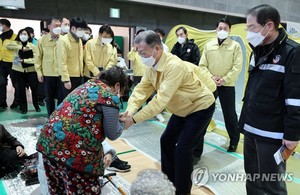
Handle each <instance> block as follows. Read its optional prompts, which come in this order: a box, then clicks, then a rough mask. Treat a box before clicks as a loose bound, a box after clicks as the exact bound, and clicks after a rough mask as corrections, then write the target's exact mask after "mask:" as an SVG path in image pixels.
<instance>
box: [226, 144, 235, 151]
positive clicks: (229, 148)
mask: <svg viewBox="0 0 300 195" xmlns="http://www.w3.org/2000/svg"><path fill="white" fill-rule="evenodd" d="M236 148H237V146H234V145H230V146H229V147H228V149H227V152H235V151H236Z"/></svg>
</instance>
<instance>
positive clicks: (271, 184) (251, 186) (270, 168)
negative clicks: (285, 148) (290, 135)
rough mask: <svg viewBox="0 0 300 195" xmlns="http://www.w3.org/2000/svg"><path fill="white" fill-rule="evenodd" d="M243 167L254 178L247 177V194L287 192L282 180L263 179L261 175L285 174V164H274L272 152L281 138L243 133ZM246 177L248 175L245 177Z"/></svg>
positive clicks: (280, 142) (276, 148) (275, 149)
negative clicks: (256, 177) (256, 175)
mask: <svg viewBox="0 0 300 195" xmlns="http://www.w3.org/2000/svg"><path fill="white" fill-rule="evenodd" d="M244 135H245V136H244V167H245V172H246V173H247V174H249V175H250V176H251V178H254V177H255V176H254V175H255V174H258V175H259V176H260V178H258V179H255V180H253V179H251V180H250V179H248V180H247V181H246V189H247V194H248V195H252V194H253V195H267V194H280V195H285V194H287V190H286V184H285V182H284V181H282V180H278V179H275V180H274V179H273V180H272V179H271V180H266V179H263V175H265V178H266V177H269V176H270V177H271V175H272V174H279V175H281V176H284V175H285V171H286V164H285V163H281V164H279V165H277V164H276V162H275V160H274V157H273V155H274V153H275V152H276V151H277V150H278V149H279V148H280V147H281V145H282V140H275V139H269V138H264V137H261V136H257V135H254V134H252V133H249V132H245V134H244ZM247 178H248V177H247Z"/></svg>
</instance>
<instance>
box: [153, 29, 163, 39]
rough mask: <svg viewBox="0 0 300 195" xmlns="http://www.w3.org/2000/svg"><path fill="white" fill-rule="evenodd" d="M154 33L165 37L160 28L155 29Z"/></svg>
mask: <svg viewBox="0 0 300 195" xmlns="http://www.w3.org/2000/svg"><path fill="white" fill-rule="evenodd" d="M154 32H156V33H159V34H161V35H162V36H163V37H164V36H165V35H166V33H165V31H164V30H163V29H161V28H157V29H155V30H154Z"/></svg>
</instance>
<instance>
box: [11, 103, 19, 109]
mask: <svg viewBox="0 0 300 195" xmlns="http://www.w3.org/2000/svg"><path fill="white" fill-rule="evenodd" d="M18 106H19V104H18V103H17V102H13V103H12V105H10V108H11V109H13V108H17V107H18Z"/></svg>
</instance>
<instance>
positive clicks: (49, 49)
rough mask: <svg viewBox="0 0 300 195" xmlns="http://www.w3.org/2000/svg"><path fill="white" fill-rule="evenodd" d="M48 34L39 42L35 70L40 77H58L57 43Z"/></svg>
mask: <svg viewBox="0 0 300 195" xmlns="http://www.w3.org/2000/svg"><path fill="white" fill-rule="evenodd" d="M57 41H58V40H53V39H52V38H51V34H50V33H48V34H47V35H44V36H43V37H42V38H40V39H39V40H38V45H37V48H36V54H35V69H36V72H37V74H38V75H39V76H51V77H54V76H58V65H57V57H56V53H57V52H56V49H57V48H56V43H57Z"/></svg>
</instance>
